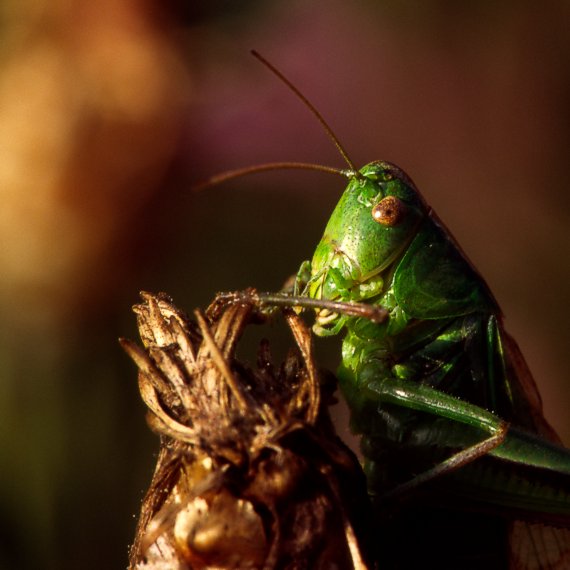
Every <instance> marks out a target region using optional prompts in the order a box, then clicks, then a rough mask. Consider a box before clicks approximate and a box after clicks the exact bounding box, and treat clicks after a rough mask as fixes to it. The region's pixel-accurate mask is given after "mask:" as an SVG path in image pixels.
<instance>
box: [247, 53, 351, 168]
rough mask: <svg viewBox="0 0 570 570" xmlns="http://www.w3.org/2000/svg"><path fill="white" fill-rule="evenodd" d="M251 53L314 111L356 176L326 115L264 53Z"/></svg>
mask: <svg viewBox="0 0 570 570" xmlns="http://www.w3.org/2000/svg"><path fill="white" fill-rule="evenodd" d="M251 54H252V55H253V57H255V58H256V59H257V60H259V61H260V62H261V63H262V64H263V65H265V67H267V69H269V71H271V72H272V73H273V74H274V75H276V76H277V77H278V78H279V79H281V81H283V83H285V85H287V87H289V89H291V91H293V93H295V95H297V97H298V98H299V99H301V101H302V102H303V103H304V104H305V105H306V107H307V108H308V109H309V110H310V111H311V112H312V113H313V115H315V117H316V118H317V120H318V121H319V123H321V125H322V127H323V129H325V132H326V133H327V135H328V136H329V138H330V139H331V140H332V142H333V143H334V145H335V146H336V148H337V150H338V151H339V152H340V154H341V156H342V158H344V160H345V162H346V164H348V166H349V168H350V170H351V171H352V175H353V176H354V175H355V174H356V173H357V172H358V170H357V168H356V166H354V162H352V160H351V159H350V157H349V156H348V153H347V152H346V150H344V147H343V146H342V145H341V144H340V141H339V140H338V138H337V136H336V135H335V134H334V132H333V130H332V129H331V128H330V127H329V125H328V124H327V122H326V121H325V119H324V117H323V116H322V115H321V114H320V113H319V112H318V111H317V109H316V107H315V106H314V105H313V104H312V103H311V102H310V101H309V100H308V99H307V98H306V97H305V96H304V95H303V94H302V93H301V92H300V91H299V89H297V87H295V86H294V85H293V83H291V81H289V79H287V78H286V77H285V76H284V75H283V74H282V73H281V72H280V71H279V70H278V69H277V68H275V67H274V66H273V65H272V64H271V63H269V62H268V61H267V60H266V59H265V58H264V57H263V56H262V55H260V54H259V53H258V52H257V51H255V50H254V49H252V50H251Z"/></svg>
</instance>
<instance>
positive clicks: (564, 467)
mask: <svg viewBox="0 0 570 570" xmlns="http://www.w3.org/2000/svg"><path fill="white" fill-rule="evenodd" d="M254 55H256V57H257V58H258V59H260V60H261V61H262V62H263V63H264V64H265V65H266V66H267V67H269V68H270V69H271V70H272V71H273V72H274V73H275V74H276V75H277V76H278V77H279V78H280V79H282V80H283V81H284V82H285V83H286V84H287V85H288V86H289V87H290V88H291V89H292V90H293V91H294V92H295V93H296V94H297V95H298V96H299V97H300V98H301V99H302V100H303V101H304V103H305V104H306V105H307V106H308V107H309V109H310V110H311V111H312V112H313V113H314V114H315V115H316V117H317V118H318V119H319V121H320V122H321V124H323V125H324V127H325V129H326V131H327V132H328V134H329V135H330V136H331V138H332V139H333V141H334V143H335V144H336V146H337V148H338V149H339V150H340V152H341V154H342V156H343V157H344V159H345V161H346V162H347V164H348V167H349V168H348V170H344V171H340V170H336V169H330V168H327V167H320V166H316V165H300V164H297V163H278V164H270V165H262V166H261V167H252V168H249V169H243V170H240V171H233V172H230V173H227V174H224V175H221V176H219V177H215V178H213V179H211V180H210V181H209V182H208V184H212V183H217V182H220V181H223V180H225V179H228V178H233V177H235V176H240V175H243V174H248V173H250V172H256V171H260V170H267V169H275V168H314V169H319V170H325V171H328V172H336V173H338V174H342V175H344V176H346V177H348V179H349V183H348V186H347V188H346V190H345V191H344V193H343V195H342V197H341V199H340V201H339V203H338V205H337V206H336V208H335V210H334V211H333V213H332V216H331V218H330V220H329V222H328V224H327V226H326V228H325V231H324V235H323V237H322V239H321V241H320V243H319V244H318V246H317V248H316V250H315V253H314V255H313V258H312V260H311V261H306V262H304V263H303V264H302V265H301V268H300V270H299V272H298V274H297V276H296V280H295V291H294V293H295V296H294V297H293V296H291V297H286V296H279V295H273V296H272V295H264V294H260V295H259V298H260V302H263V303H266V304H269V305H271V304H276V303H279V304H284V303H285V304H290V305H303V306H313V307H315V310H316V322H315V325H314V327H313V330H314V332H315V333H316V334H317V335H319V336H329V335H336V334H339V333H340V332H341V331H344V332H345V337H344V340H343V348H342V364H341V366H340V369H339V372H338V377H339V382H340V386H341V390H342V392H343V395H344V397H345V398H346V400H347V402H348V404H349V407H350V409H351V415H352V424H353V428H354V430H355V431H356V432H357V433H360V434H362V436H363V437H362V451H363V454H364V456H365V458H366V467H365V468H366V471H367V477H368V484H369V492H370V494H371V497H372V499H373V501H374V503H375V505H376V507H377V510H378V513H379V523H378V524H379V541H380V543H381V546H380V555H379V557H380V560H381V563H382V564H383V566H381V567H389V568H391V567H395V568H415V567H424V568H429V567H432V565H435V564H436V563H435V562H434V560H438V562H437V567H438V568H448V567H449V568H479V567H486V568H494V567H497V568H507V567H509V568H537V569H538V568H556V569H558V568H568V567H570V531H569V530H568V529H569V528H570V451H569V450H567V449H565V448H563V447H562V446H561V445H560V441H559V439H558V437H557V435H556V433H555V432H554V430H553V429H552V428H551V427H550V426H549V424H548V423H547V421H546V420H545V419H544V416H543V414H542V408H541V400H540V396H539V393H538V390H537V388H536V385H535V383H534V380H533V378H532V376H531V374H530V371H529V370H528V367H527V366H526V363H525V361H524V358H523V356H522V354H521V352H520V350H519V349H518V346H517V345H516V343H515V341H514V340H513V339H512V338H511V337H510V336H509V335H508V334H507V333H506V332H505V330H504V327H503V317H502V313H501V310H500V308H499V306H498V304H497V302H496V301H495V299H494V297H493V295H492V293H491V292H490V290H489V288H488V286H487V285H486V283H485V281H484V280H483V278H482V277H481V276H480V275H479V274H478V272H477V271H476V269H475V268H474V267H473V266H472V265H471V263H470V262H469V260H468V259H467V257H466V256H465V254H464V253H463V252H462V250H461V248H460V246H459V245H458V244H457V243H456V241H455V239H454V238H453V237H452V235H451V233H450V232H449V231H448V229H447V228H446V227H445V226H444V224H443V223H442V222H441V220H439V218H438V217H437V216H436V214H435V213H434V212H433V211H432V209H431V208H430V207H429V206H428V205H427V203H426V202H425V200H424V199H423V197H422V196H421V194H420V192H419V191H418V189H417V188H416V186H415V185H414V183H413V182H412V181H411V179H410V178H409V177H408V176H407V174H406V173H405V172H403V171H402V170H401V169H400V168H399V167H397V166H395V165H393V164H391V163H388V162H383V161H376V162H372V163H370V164H368V165H366V166H364V167H363V168H361V169H359V170H357V169H356V168H355V167H354V165H353V163H352V161H351V160H350V159H349V157H348V155H347V154H346V152H345V151H344V149H343V148H342V146H341V145H340V143H339V142H338V140H337V138H336V136H335V135H334V134H333V133H332V131H331V130H330V128H329V127H328V125H327V124H326V123H325V122H324V119H322V117H321V116H320V114H319V113H318V111H317V110H316V109H315V108H314V107H313V106H312V104H311V103H310V102H309V101H307V99H306V98H305V97H304V96H303V95H302V94H301V93H300V92H299V91H298V90H297V89H296V88H295V87H294V86H293V85H292V84H291V83H290V82H289V81H288V80H287V79H286V78H285V77H284V76H283V75H282V74H281V73H280V72H279V71H278V70H276V69H275V68H274V67H273V66H272V65H271V64H269V63H268V62H267V61H265V60H264V59H263V58H262V57H261V56H259V55H258V54H255V53H254ZM299 297H300V298H299ZM309 300H310V301H311V302H309ZM355 303H356V304H358V305H355ZM362 303H365V304H368V305H370V306H371V307H373V308H371V310H370V313H367V312H366V309H362V308H361V305H360V304H362ZM355 306H357V307H360V308H358V309H354V307H355ZM355 311H356V312H355ZM358 311H361V312H358ZM374 311H376V312H374ZM471 513H475V514H471ZM483 531H485V532H487V534H488V535H490V536H491V537H492V538H488V537H487V536H484V535H483ZM477 533H480V535H479V536H478V535H477ZM473 534H475V536H465V535H473ZM464 539H465V540H464ZM418 541H420V542H421V544H422V546H421V547H419V546H417V545H418ZM434 541H435V542H436V543H437V544H435V545H434V544H433V542H434ZM428 542H430V543H431V544H429V546H427V547H426V546H425V545H426V544H427V543H428ZM486 542H490V543H491V545H490V546H489V547H488V548H486V544H485V543H486ZM450 543H451V544H450ZM403 544H415V545H416V547H414V548H413V549H410V548H408V549H407V551H403V546H402V545H403ZM440 547H441V548H442V550H441V552H440V551H439V550H438V548H440ZM424 548H428V549H431V550H432V551H431V552H430V553H429V554H428V552H427V550H424ZM474 550H478V551H477V552H474ZM451 552H453V554H451ZM439 555H441V556H443V558H438V556H439ZM430 556H432V558H430Z"/></svg>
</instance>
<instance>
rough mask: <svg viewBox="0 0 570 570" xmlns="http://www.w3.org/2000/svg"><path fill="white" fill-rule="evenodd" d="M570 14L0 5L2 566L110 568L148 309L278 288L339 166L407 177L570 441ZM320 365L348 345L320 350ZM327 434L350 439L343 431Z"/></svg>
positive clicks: (509, 4) (565, 9)
mask: <svg viewBox="0 0 570 570" xmlns="http://www.w3.org/2000/svg"><path fill="white" fill-rule="evenodd" d="M568 29H570V5H569V4H568V2H566V1H564V0H558V1H557V0H552V1H550V2H547V3H536V2H531V1H525V0H518V1H516V2H515V1H508V0H493V1H485V0H479V1H477V0H473V1H471V2H449V1H445V0H427V1H419V0H391V1H389V0H385V1H381V2H373V1H370V0H368V1H366V0H353V1H352V2H343V1H341V0H328V1H327V2H324V1H300V0H293V1H291V2H268V1H264V2H262V1H254V0H250V1H244V2H239V3H237V2H231V1H229V0H228V1H222V0H213V1H209V2H207V3H206V2H184V1H183V0H179V1H165V2H163V1H160V2H159V1H158V0H102V1H100V2H96V3H95V2H93V3H91V2H73V1H71V2H70V1H65V0H50V1H48V0H4V1H3V2H2V4H1V5H0V34H1V35H0V39H1V41H0V568H2V569H28V568H30V569H31V568H34V569H35V568H43V569H45V570H51V569H58V570H60V569H71V568H74V569H75V568H82V569H84V570H87V569H91V568H93V569H95V568H98V569H99V568H124V567H125V566H126V561H127V545H128V544H129V543H130V541H131V539H132V536H133V533H134V527H135V522H136V521H135V515H136V513H137V512H138V507H139V504H140V500H141V498H142V495H143V492H144V490H145V488H146V486H147V484H148V482H149V480H150V476H151V473H152V468H153V462H154V457H153V454H154V453H155V452H156V449H157V444H158V442H157V439H156V438H155V437H154V436H153V435H152V434H150V433H149V432H148V430H147V428H146V426H145V423H144V409H143V405H142V403H141V402H140V400H139V396H138V393H137V387H136V381H135V379H136V374H135V369H134V366H133V365H132V364H131V363H130V362H128V360H127V357H126V356H125V355H124V354H122V353H121V351H120V349H119V347H118V345H117V342H116V339H117V337H118V336H129V337H131V338H135V337H136V330H135V320H134V316H133V315H132V313H131V311H130V306H131V305H132V304H133V303H135V302H137V299H138V297H137V295H138V291H139V290H141V289H145V290H150V291H159V290H163V291H167V292H169V293H170V294H171V295H173V296H174V298H175V301H176V302H177V304H178V305H179V306H181V307H184V308H186V309H187V310H188V311H190V310H192V309H193V308H194V307H197V306H202V307H204V306H206V305H207V304H208V302H209V301H210V300H211V299H212V297H213V295H214V293H215V292H216V291H218V290H232V289H239V288H243V287H246V286H257V287H259V288H260V289H267V290H275V289H278V288H279V287H280V286H281V284H282V283H283V281H284V280H285V278H286V277H287V276H288V275H290V274H291V273H294V272H295V271H296V269H297V267H298V265H299V263H300V262H301V261H302V260H303V259H306V258H309V257H310V256H311V253H312V250H313V248H314V246H315V245H316V243H317V241H318V239H319V237H320V235H321V233H322V230H323V228H324V224H325V222H326V220H327V218H328V216H329V215H330V213H331V211H332V208H333V206H334V203H335V201H336V200H337V199H338V197H339V196H340V193H341V190H342V187H343V182H342V181H341V180H337V179H336V178H331V177H328V176H327V175H321V174H315V173H306V172H302V173H291V172H273V173H268V174H263V175H257V176H254V177H250V178H248V179H242V180H240V181H235V182H232V183H230V184H227V185H225V186H220V187H216V188H210V189H208V190H206V191H203V192H201V193H193V192H191V191H190V186H191V185H192V184H193V183H195V182H197V181H199V180H201V179H203V178H205V177H207V176H209V175H211V174H213V173H217V172H220V171H223V170H227V169H230V168H235V167H239V166H244V165H249V164H252V163H258V162H265V161H276V160H299V161H311V162H317V163H321V164H327V165H336V166H341V167H342V166H343V165H342V161H341V160H340V158H339V156H338V154H337V153H336V151H335V150H334V148H333V147H332V145H331V144H330V142H329V141H328V140H327V139H326V137H325V135H324V133H323V132H322V130H321V129H320V127H319V125H318V124H317V123H316V121H315V120H314V118H313V117H312V116H311V115H310V114H309V112H308V111H307V109H305V108H303V106H302V105H301V104H300V102H299V101H298V100H296V99H295V98H294V97H293V95H292V94H291V93H290V92H288V91H287V90H286V89H285V87H284V86H283V85H282V84H281V83H279V82H278V81H277V80H276V79H275V78H274V77H273V76H271V74H269V73H268V72H267V70H265V69H264V68H263V67H262V66H260V65H259V64H258V63H257V62H256V61H255V60H254V59H253V58H252V57H251V56H250V55H249V53H248V52H249V50H250V49H251V48H255V49H257V50H258V51H260V52H261V53H262V54H263V55H265V56H266V57H267V58H269V59H270V60H271V61H272V62H273V63H274V64H275V65H276V66H278V67H279V68H280V69H281V70H282V71H283V72H284V73H285V74H287V75H288V76H289V77H290V79H291V80H292V81H293V82H294V83H295V84H296V85H297V86H298V87H299V88H300V89H301V90H302V91H303V92H304V93H305V94H306V95H307V96H308V97H309V98H310V99H311V100H312V101H313V102H314V103H315V104H316V106H317V107H318V108H319V109H320V111H321V112H322V113H323V115H324V116H325V117H326V118H327V119H328V121H329V122H330V124H331V126H332V127H333V129H334V130H335V131H336V133H337V134H338V136H339V137H340V139H341V140H342V141H343V143H344V144H345V146H346V147H347V149H348V151H349V154H350V155H351V156H352V157H353V160H354V161H355V162H356V163H357V164H364V163H366V162H368V161H370V160H373V159H379V158H382V159H388V160H392V161H394V162H396V163H398V164H399V165H401V166H402V167H404V168H405V169H406V170H407V171H408V172H409V174H410V175H411V176H412V177H413V178H414V180H415V181H416V183H417V184H418V186H419V187H420V188H421V189H422V191H423V192H424V194H425V197H426V199H427V200H428V201H429V202H430V203H431V204H432V205H433V206H434V208H435V209H436V211H437V212H438V213H439V215H440V217H441V218H442V219H443V220H445V222H446V223H447V224H448V226H449V227H450V228H451V230H452V231H453V232H454V234H455V235H456V237H457V238H458V240H459V241H460V243H461V244H462V245H463V247H464V249H465V250H466V252H467V253H468V254H469V256H470V257H471V259H472V260H473V262H474V263H475V264H476V265H477V267H478V268H479V269H480V271H481V272H482V274H483V275H484V276H485V277H486V278H487V280H488V282H489V284H490V286H491V288H492V289H493V291H494V292H495V294H496V296H497V298H498V300H499V302H500V303H501V305H502V307H503V310H504V313H505V314H506V316H507V319H506V323H507V327H508V329H509V330H510V332H511V333H512V334H513V335H514V336H515V338H517V340H518V342H519V344H520V345H521V347H522V350H523V352H524V353H525V355H526V357H527V359H528V362H529V364H530V367H531V369H532V370H533V372H534V374H535V376H536V378H537V381H538V384H539V386H540V389H541V392H542V395H543V399H544V405H545V410H546V415H547V417H548V418H549V419H550V420H551V422H552V423H553V425H554V426H555V427H556V429H557V430H558V431H559V432H560V434H561V435H562V436H563V438H564V439H565V441H566V443H570V419H569V417H568V413H567V410H568V404H569V402H570V391H569V387H570V379H569V378H568V376H569V375H568V372H567V368H568V364H567V362H568V358H567V356H568V353H567V351H568V341H569V339H570V334H569V332H568V326H567V322H568V306H569V305H570V291H569V287H568V282H569V280H570V264H569V253H570V235H569V229H568V228H569V222H570V193H569V183H568V165H569V160H568V157H569V156H568V155H569V149H570V145H569V142H570V121H569V109H570V105H569V103H570V67H569V63H570V61H569V60H570V35H569V34H568ZM318 350H319V358H320V360H321V361H322V362H323V363H324V364H326V365H328V366H330V367H333V368H334V366H335V364H336V351H338V345H337V344H335V343H334V342H333V341H330V342H329V341H327V342H325V343H322V342H321V343H319V345H318ZM340 425H341V427H340V431H341V433H343V434H345V435H346V434H347V427H346V421H345V419H341V420H340Z"/></svg>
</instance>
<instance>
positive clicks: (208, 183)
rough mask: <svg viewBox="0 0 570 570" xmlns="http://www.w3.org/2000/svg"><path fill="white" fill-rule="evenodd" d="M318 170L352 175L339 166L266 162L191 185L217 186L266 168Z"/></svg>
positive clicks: (200, 188) (230, 171) (197, 187)
mask: <svg viewBox="0 0 570 570" xmlns="http://www.w3.org/2000/svg"><path fill="white" fill-rule="evenodd" d="M286 169H295V170H318V171H320V172H327V173H328V174H336V175H337V176H344V177H346V178H350V177H351V176H353V175H354V173H353V172H352V171H351V170H341V169H340V168H333V167H332V166H322V165H320V164H310V163H305V162H268V163H266V164H256V165H254V166H245V167H243V168H236V169H235V170H226V172H222V173H220V174H215V175H214V176H210V178H207V179H206V180H204V181H202V182H198V184H195V185H194V186H192V190H195V191H199V190H204V189H205V188H210V187H212V186H217V185H218V184H222V183H223V182H227V181H228V180H233V179H234V178H241V177H242V176H247V175H248V174H257V173H258V172H266V171H267V170H286Z"/></svg>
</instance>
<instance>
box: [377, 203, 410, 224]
mask: <svg viewBox="0 0 570 570" xmlns="http://www.w3.org/2000/svg"><path fill="white" fill-rule="evenodd" d="M405 214H406V206H405V204H404V203H403V202H402V201H401V200H400V199H399V198H396V196H386V197H385V198H382V200H380V202H378V204H376V206H374V207H373V208H372V217H373V218H374V220H375V221H376V222H378V223H379V224H382V225H383V226H395V225H396V224H399V223H400V222H401V221H402V219H403V217H404V215H405Z"/></svg>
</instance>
